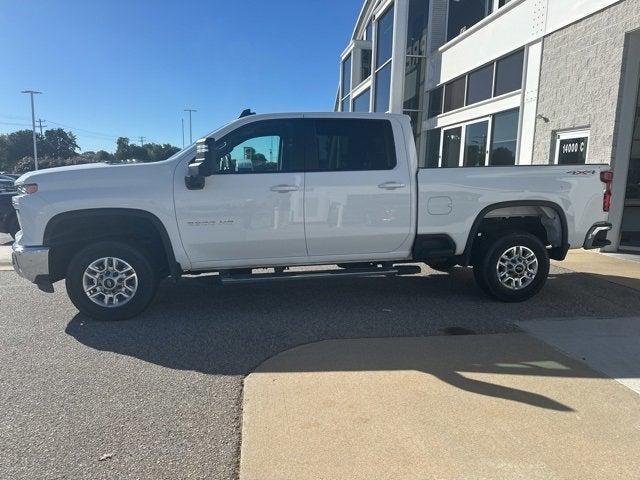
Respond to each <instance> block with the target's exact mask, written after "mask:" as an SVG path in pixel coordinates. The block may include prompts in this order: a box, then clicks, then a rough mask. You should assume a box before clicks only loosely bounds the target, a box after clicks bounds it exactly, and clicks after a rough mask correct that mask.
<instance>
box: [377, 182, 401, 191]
mask: <svg viewBox="0 0 640 480" xmlns="http://www.w3.org/2000/svg"><path fill="white" fill-rule="evenodd" d="M404 187H406V185H405V184H404V183H399V182H386V183H381V184H380V185H378V188H381V189H383V190H398V189H400V188H404Z"/></svg>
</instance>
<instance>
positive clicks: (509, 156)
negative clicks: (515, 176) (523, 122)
mask: <svg viewBox="0 0 640 480" xmlns="http://www.w3.org/2000/svg"><path fill="white" fill-rule="evenodd" d="M519 119H520V109H517V108H516V109H515V110H509V111H507V112H501V113H497V114H495V115H494V116H493V126H492V138H491V150H490V153H489V155H490V157H489V164H490V165H493V166H497V165H515V164H516V150H517V148H518V123H519Z"/></svg>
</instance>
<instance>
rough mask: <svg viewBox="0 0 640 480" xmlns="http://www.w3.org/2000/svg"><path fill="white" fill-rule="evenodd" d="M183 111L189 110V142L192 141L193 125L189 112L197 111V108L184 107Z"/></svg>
mask: <svg viewBox="0 0 640 480" xmlns="http://www.w3.org/2000/svg"><path fill="white" fill-rule="evenodd" d="M184 111H185V112H189V144H192V143H193V127H192V123H191V114H192V113H195V112H197V110H193V109H192V108H185V109H184Z"/></svg>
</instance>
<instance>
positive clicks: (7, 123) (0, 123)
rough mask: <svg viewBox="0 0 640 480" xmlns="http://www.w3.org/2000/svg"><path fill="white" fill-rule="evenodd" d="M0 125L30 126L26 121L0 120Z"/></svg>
mask: <svg viewBox="0 0 640 480" xmlns="http://www.w3.org/2000/svg"><path fill="white" fill-rule="evenodd" d="M0 125H11V126H13V127H30V126H31V125H29V124H27V123H11V122H0Z"/></svg>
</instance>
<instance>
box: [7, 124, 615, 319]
mask: <svg viewBox="0 0 640 480" xmlns="http://www.w3.org/2000/svg"><path fill="white" fill-rule="evenodd" d="M611 181H612V176H611V173H610V172H609V171H608V170H607V166H606V165H589V166H584V165H583V166H520V167H491V168H449V169H421V168H419V165H418V158H417V154H416V149H415V142H414V137H413V133H412V129H411V124H410V120H409V117H406V116H402V115H382V114H336V113H321V114H309V113H307V114H305V113H295V114H274V115H253V114H252V115H245V116H243V117H241V118H240V119H239V120H237V121H235V122H233V123H231V124H229V125H227V126H225V127H223V128H221V129H219V130H217V131H215V132H213V133H211V134H210V135H208V136H207V137H205V138H203V139H201V140H200V141H198V142H197V143H196V144H195V145H192V146H191V147H189V148H187V149H185V150H183V151H182V152H180V153H178V154H177V155H175V156H174V157H172V158H170V159H168V160H165V161H162V162H158V163H153V164H127V165H109V164H95V165H87V166H76V167H64V168H55V169H51V170H46V171H40V172H32V173H28V174H26V175H23V176H22V177H21V178H19V179H18V181H17V186H18V189H19V194H18V195H17V196H15V197H14V199H13V202H14V206H15V208H16V210H17V211H18V217H19V220H20V225H21V229H22V230H21V232H20V233H18V235H17V240H16V242H15V244H14V246H13V262H14V266H15V270H16V271H17V272H18V273H19V274H20V275H22V276H23V277H25V278H27V279H29V280H30V281H32V282H34V283H36V284H37V285H38V286H39V287H40V289H41V290H43V291H47V292H51V291H53V283H54V282H56V281H59V280H62V279H65V280H66V288H67V292H68V294H69V297H70V298H71V300H72V301H73V303H74V304H75V305H76V307H77V308H78V309H79V310H80V311H81V312H83V313H85V314H87V315H89V316H91V317H94V318H97V319H102V320H120V319H126V318H130V317H132V316H135V315H137V314H139V313H140V312H142V311H143V310H144V309H145V308H146V307H147V306H148V305H149V304H150V302H151V301H152V300H153V298H154V294H155V292H156V288H157V285H158V283H159V281H161V280H162V279H164V278H166V277H172V278H173V279H175V280H178V279H179V278H180V276H181V275H183V274H189V275H192V274H201V273H216V272H217V273H218V274H219V275H218V276H219V278H220V280H221V281H222V282H223V283H238V282H255V281H265V280H283V279H286V280H293V279H300V278H309V277H321V278H327V277H332V276H375V275H377V276H384V275H397V274H407V273H416V268H417V267H416V266H413V267H412V266H411V265H407V264H410V263H414V264H415V263H426V264H428V265H430V266H431V267H432V268H435V269H439V270H446V269H450V268H453V267H454V266H456V265H460V266H462V267H473V272H474V274H475V278H476V280H477V283H478V284H479V286H480V287H481V288H482V290H484V291H485V292H486V293H487V294H489V295H491V296H492V297H494V298H496V299H498V300H501V301H507V302H517V301H523V300H526V299H528V298H530V297H531V296H533V295H535V294H536V293H537V292H538V291H539V290H540V289H541V288H542V287H543V285H544V283H545V281H546V278H547V275H548V272H549V259H550V258H552V259H556V260H563V259H564V258H565V256H566V254H567V251H568V250H569V249H570V248H583V247H584V248H598V247H602V246H605V245H607V244H608V243H609V242H608V241H607V238H606V236H607V233H608V231H609V230H610V229H611V224H609V223H608V222H607V217H608V214H607V211H608V208H609V203H610V199H611V188H610V186H611ZM309 265H313V266H318V265H331V266H332V267H327V268H324V269H323V268H320V269H319V268H314V269H299V268H294V267H300V266H309ZM335 265H338V266H339V268H338V267H336V266H335ZM255 270H258V271H255Z"/></svg>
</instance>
